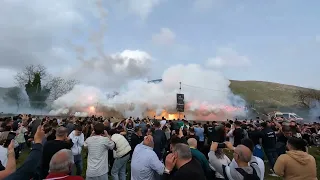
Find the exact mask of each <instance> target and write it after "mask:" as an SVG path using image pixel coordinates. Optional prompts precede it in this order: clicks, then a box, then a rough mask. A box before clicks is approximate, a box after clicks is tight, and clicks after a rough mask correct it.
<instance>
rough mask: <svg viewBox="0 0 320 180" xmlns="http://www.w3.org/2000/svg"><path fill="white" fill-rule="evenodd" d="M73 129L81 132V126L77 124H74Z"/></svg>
mask: <svg viewBox="0 0 320 180" xmlns="http://www.w3.org/2000/svg"><path fill="white" fill-rule="evenodd" d="M74 130H76V131H81V132H82V126H80V125H78V124H77V125H75V126H74Z"/></svg>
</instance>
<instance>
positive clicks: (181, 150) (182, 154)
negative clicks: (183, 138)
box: [172, 143, 192, 160]
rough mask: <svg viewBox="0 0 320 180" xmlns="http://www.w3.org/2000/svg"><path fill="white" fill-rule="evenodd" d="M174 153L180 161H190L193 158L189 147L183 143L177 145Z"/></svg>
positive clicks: (173, 150)
mask: <svg viewBox="0 0 320 180" xmlns="http://www.w3.org/2000/svg"><path fill="white" fill-rule="evenodd" d="M172 153H173V154H175V156H176V157H177V158H178V159H180V160H189V159H191V158H192V154H191V150H190V148H189V146H188V145H186V144H183V143H178V144H176V145H175V146H174V147H173V149H172Z"/></svg>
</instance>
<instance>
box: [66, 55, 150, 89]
mask: <svg viewBox="0 0 320 180" xmlns="http://www.w3.org/2000/svg"><path fill="white" fill-rule="evenodd" d="M151 62H152V58H151V56H150V55H149V54H148V53H146V52H144V51H140V50H124V51H123V52H121V53H116V54H112V55H104V54H102V55H101V54H100V55H99V56H96V57H93V58H89V59H88V60H84V61H82V63H81V64H80V65H79V66H78V67H72V69H70V71H69V72H67V74H66V75H64V76H67V77H69V78H75V79H77V80H79V81H81V82H83V83H85V84H89V85H94V86H97V87H103V88H108V89H112V88H114V89H117V88H119V87H121V86H122V85H123V84H126V83H128V81H130V80H133V79H137V78H141V77H144V76H145V75H146V74H147V73H148V72H149V67H150V63H151Z"/></svg>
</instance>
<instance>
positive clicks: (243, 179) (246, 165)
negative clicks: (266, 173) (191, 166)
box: [208, 142, 261, 180]
mask: <svg viewBox="0 0 320 180" xmlns="http://www.w3.org/2000/svg"><path fill="white" fill-rule="evenodd" d="M218 148H228V149H229V150H231V151H233V158H234V160H235V161H236V163H237V165H238V167H237V168H234V167H232V166H228V165H223V164H222V163H221V162H220V161H219V159H218V157H217V156H216V153H215V152H216V151H217V150H218ZM208 156H209V163H210V165H211V166H212V167H213V168H214V169H215V170H216V171H217V172H218V173H219V174H221V175H223V176H224V179H234V180H248V179H250V180H260V176H261V173H260V169H259V166H258V164H257V162H256V159H255V158H252V152H251V151H250V149H249V148H248V147H246V146H244V145H238V146H237V147H233V145H232V144H231V143H230V142H224V143H217V142H212V144H211V147H210V152H209V154H208Z"/></svg>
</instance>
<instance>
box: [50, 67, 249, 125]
mask: <svg viewBox="0 0 320 180" xmlns="http://www.w3.org/2000/svg"><path fill="white" fill-rule="evenodd" d="M107 78H108V76H105V77H104V78H103V77H102V78H100V80H101V83H104V82H103V81H104V79H107ZM162 80H163V81H162V82H160V83H148V82H147V81H144V80H141V79H138V80H131V81H128V83H126V84H125V86H124V87H123V88H121V89H118V95H116V96H114V97H112V98H110V97H109V98H108V96H107V95H108V92H107V91H106V92H104V91H102V90H101V89H99V88H96V87H94V86H85V85H78V86H75V88H74V89H73V90H72V91H71V92H69V93H68V94H66V95H64V96H62V97H60V98H59V99H57V100H56V101H55V102H54V104H53V108H54V110H53V111H51V113H52V114H61V113H62V114H63V113H70V111H69V110H70V109H74V108H75V109H78V110H82V111H86V112H88V113H89V114H90V111H91V113H98V112H96V111H99V109H101V107H103V108H104V109H113V110H116V111H118V112H120V113H121V114H122V115H123V116H135V117H138V116H139V117H142V116H143V115H144V114H145V113H146V112H150V111H152V112H154V114H155V115H161V113H162V112H167V113H168V114H176V113H177V112H176V94H177V93H179V92H180V89H179V86H180V84H179V83H180V82H181V93H183V94H185V103H186V109H185V111H186V113H185V115H186V116H187V118H189V119H191V118H192V119H193V118H197V119H201V120H213V119H215V120H223V119H220V118H232V117H234V116H238V115H245V111H244V109H243V107H244V106H245V101H244V100H243V99H241V98H240V97H237V96H235V95H233V94H232V92H231V91H230V89H229V84H230V81H229V80H227V79H226V78H224V76H223V75H222V74H221V73H220V72H217V71H213V70H209V69H206V68H204V67H202V66H201V65H198V64H188V65H181V64H180V65H174V66H172V67H170V68H168V69H166V70H165V71H164V73H163V75H162ZM106 81H107V80H106ZM107 82H108V81H107ZM78 114H79V113H78Z"/></svg>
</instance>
